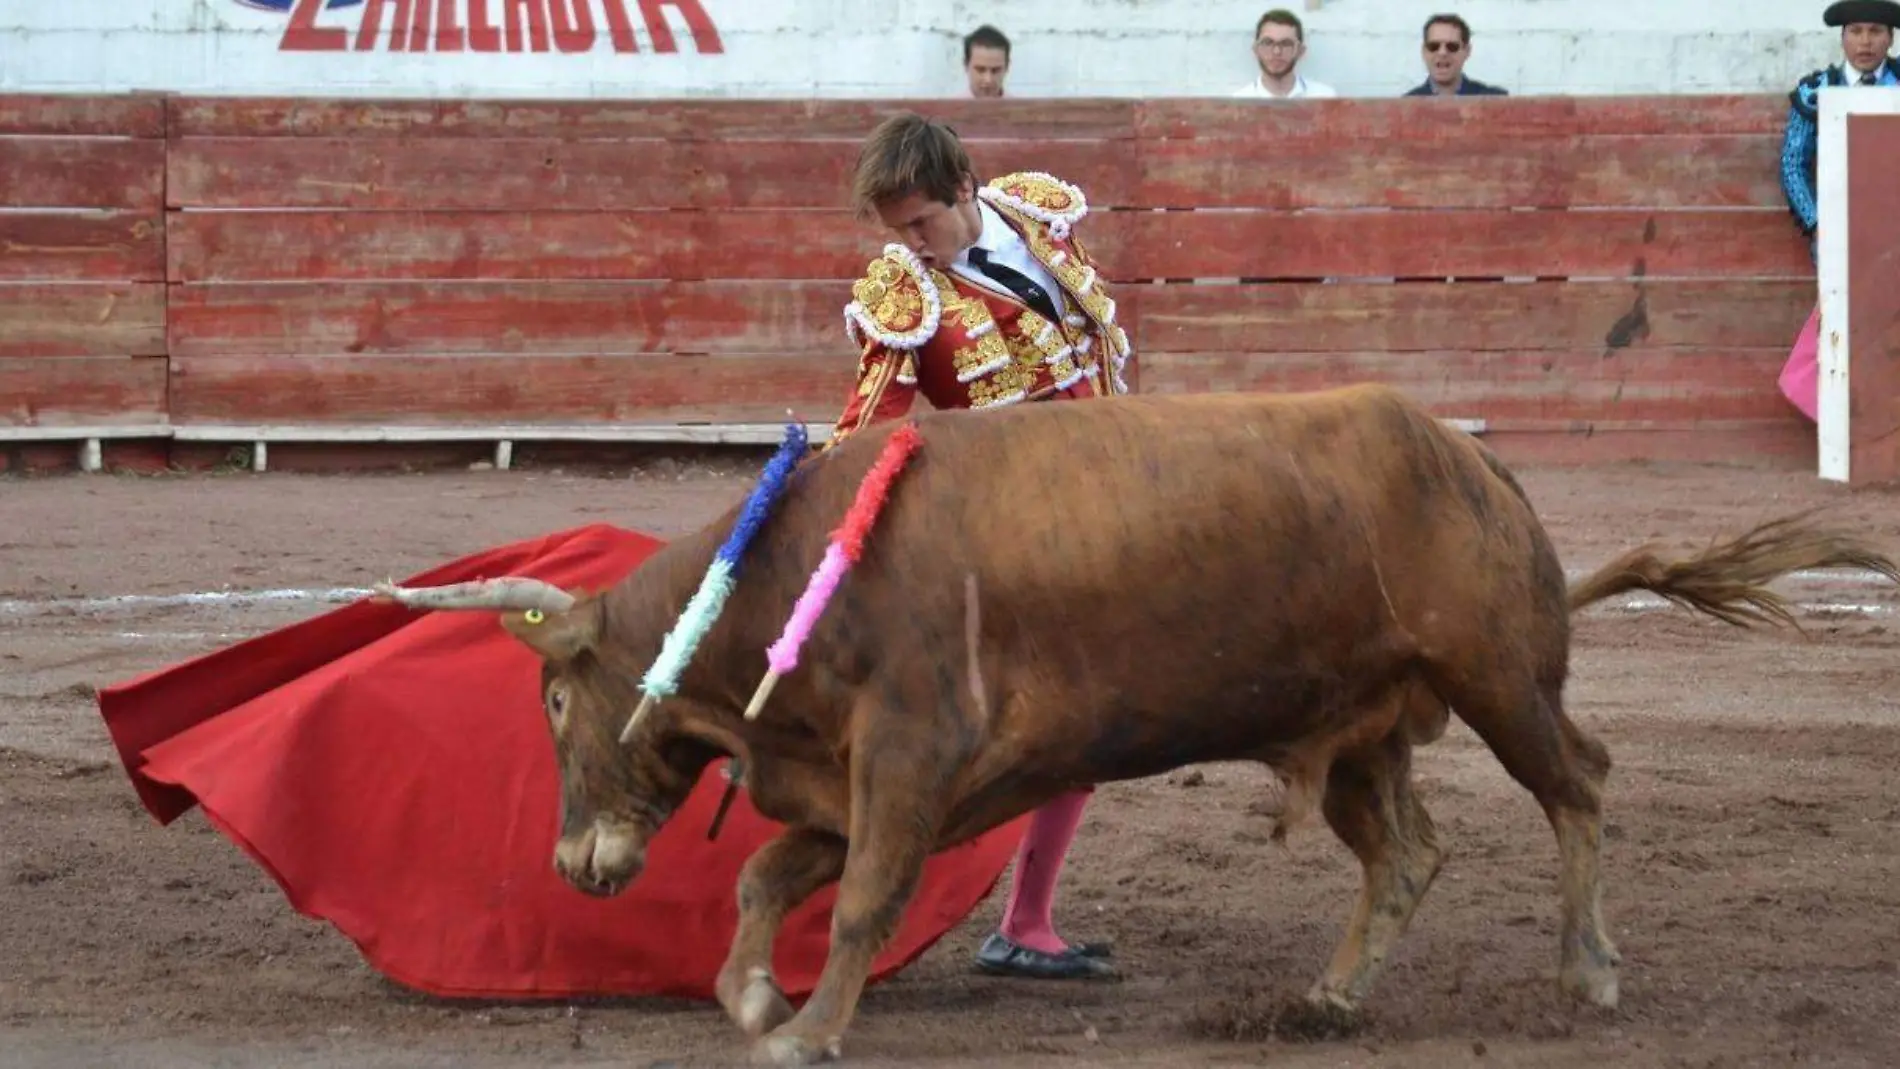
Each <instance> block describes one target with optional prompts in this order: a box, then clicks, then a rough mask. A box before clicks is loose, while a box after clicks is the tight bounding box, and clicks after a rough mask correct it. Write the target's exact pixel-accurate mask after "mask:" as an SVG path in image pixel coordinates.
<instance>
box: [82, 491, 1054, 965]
mask: <svg viewBox="0 0 1900 1069" xmlns="http://www.w3.org/2000/svg"><path fill="white" fill-rule="evenodd" d="M661 544H662V543H660V542H658V541H655V540H654V539H652V538H648V537H646V536H644V535H640V534H636V533H633V532H629V531H623V530H619V529H617V528H613V527H609V526H606V525H594V526H588V527H582V528H577V529H575V530H571V531H564V532H559V533H555V534H551V535H548V536H546V537H544V538H537V539H531V540H528V541H524V542H519V543H515V544H513V545H508V546H502V547H499V548H496V549H491V550H488V551H485V552H481V553H477V554H475V555H473V556H469V557H465V558H463V559H461V560H458V561H455V562H453V563H450V564H447V565H444V566H443V567H441V568H438V569H436V570H434V571H431V572H427V573H425V574H423V575H419V576H416V577H414V578H413V579H410V580H408V582H410V583H413V584H419V585H428V584H433V583H452V582H458V581H462V580H466V579H478V578H483V577H488V576H495V575H502V574H511V575H529V576H535V577H537V578H541V579H546V580H548V581H550V582H554V583H559V584H561V585H563V586H568V587H573V586H582V585H588V586H596V587H598V586H607V585H611V584H612V583H614V582H616V581H618V580H619V579H620V578H621V577H623V576H625V575H626V574H627V573H629V572H631V571H632V570H633V569H634V568H635V567H636V566H637V565H638V564H639V563H640V562H641V561H643V560H645V559H646V557H647V556H648V555H649V554H651V553H653V552H654V551H655V550H656V549H658V548H659V547H660V546H661ZM740 581H741V582H743V581H744V579H743V577H741V580H740ZM764 656H765V655H764V651H760V654H759V657H760V664H761V665H763V664H764ZM539 687H540V676H539V666H538V663H537V661H536V659H535V657H534V654H533V653H532V651H530V650H529V649H528V648H527V647H525V646H523V645H522V644H521V643H520V642H519V641H517V640H516V639H514V638H512V637H510V636H509V635H508V634H507V633H506V632H505V631H503V630H502V628H501V625H500V623H499V622H498V621H497V619H496V615H495V614H494V613H481V612H441V613H434V614H419V613H415V612H412V611H410V610H407V609H404V608H401V607H399V606H394V605H381V604H374V603H371V602H367V601H363V602H357V603H353V604H350V605H348V606H345V607H343V608H341V609H338V610H336V611H334V612H330V613H326V614H323V615H321V616H318V617H315V618H313V619H310V620H307V621H305V622H303V623H300V624H297V625H294V626H292V627H287V628H284V629H282V630H279V631H274V632H271V633H269V634H265V635H261V636H259V637H257V638H254V639H251V640H249V641H247V642H243V643H241V644H238V645H235V646H231V647H228V648H226V649H223V650H219V651H217V652H214V653H211V654H209V655H206V656H204V657H201V658H198V659H196V660H193V661H189V662H186V663H184V664H181V665H178V666H176V667H173V668H169V669H165V670H162V671H159V672H155V673H152V674H150V675H146V676H143V677H141V678H138V679H134V680H130V681H128V682H124V683H120V684H117V685H115V686H112V687H110V688H107V689H105V690H103V691H101V692H100V694H99V710H100V713H101V715H102V716H104V718H105V722H106V727H107V729H108V730H109V731H110V733H111V735H112V741H113V744H114V745H115V746H116V747H117V748H118V751H119V754H120V757H121V759H122V760H123V761H124V764H125V768H126V772H127V774H128V775H129V776H130V777H131V779H132V783H133V785H134V786H135V787H136V788H137V790H138V793H139V797H140V799H141V800H142V801H143V802H144V804H145V806H146V808H147V809H148V810H149V811H150V812H151V813H152V815H153V816H154V817H156V818H157V819H158V820H159V821H160V822H161V823H170V822H171V821H172V820H175V819H176V818H177V817H178V816H180V815H181V814H183V813H185V812H186V811H188V810H189V809H190V808H191V807H192V806H193V805H194V804H198V805H202V806H203V807H204V811H205V815H206V816H207V817H208V818H209V819H210V821H211V822H212V824H213V825H214V826H216V827H217V828H218V829H219V830H220V831H222V832H223V833H224V834H225V835H227V836H228V837H230V838H231V840H232V841H234V842H235V843H237V844H238V845H239V846H240V847H242V848H243V849H244V850H245V851H246V852H247V853H248V854H249V855H250V856H251V857H252V858H253V859H254V860H255V861H256V862H257V863H258V864H260V865H262V866H263V867H264V868H265V869H266V870H267V871H268V872H269V873H270V874H271V876H272V877H273V878H274V879H276V881H277V883H278V885H279V886H280V887H282V888H283V892H284V894H285V896H286V897H287V898H288V899H289V900H290V903H291V905H292V906H293V907H294V908H296V909H297V910H298V912H300V913H303V914H305V915H308V916H312V917H318V918H321V919H323V920H326V921H329V922H330V923H332V924H334V925H335V926H336V927H337V928H338V929H339V930H340V931H342V932H343V933H344V934H345V935H347V936H348V937H349V938H350V939H352V940H354V941H355V942H356V944H357V945H358V947H360V948H361V950H362V953H363V955H364V956H365V957H366V958H367V959H368V960H369V962H370V964H371V965H373V966H374V967H375V968H377V969H378V970H380V971H381V972H383V973H384V974H385V975H387V976H389V977H390V978H391V979H393V980H395V981H397V982H399V983H403V984H406V985H408V986H410V987H414V988H418V989H420V990H423V991H427V992H430V993H432V994H436V995H444V996H463V997H489V998H495V997H500V998H521V997H529V998H542V997H546V998H558V997H564V996H573V995H587V994H592V995H665V996H682V997H690V998H710V997H711V995H712V985H713V978H714V976H715V975H716V974H717V972H718V969H719V966H720V964H721V963H722V962H723V961H724V959H725V953H726V949H727V946H728V944H729V943H730V940H731V936H732V931H733V928H734V926H735V924H736V922H737V907H736V904H735V902H734V884H735V881H736V880H737V879H738V873H739V867H740V866H741V865H742V864H744V862H745V860H746V858H747V857H749V856H750V855H751V854H752V852H753V851H754V850H756V849H757V848H758V847H760V846H762V845H764V843H766V842H767V841H768V840H770V839H771V838H772V837H773V836H774V835H776V834H777V832H778V830H779V826H778V825H776V824H774V823H772V822H771V821H768V820H766V819H765V818H763V817H761V816H759V814H758V813H757V811H755V810H754V809H753V808H752V807H751V803H750V801H749V799H748V798H747V796H746V795H745V793H744V792H740V793H739V795H738V797H737V799H736V800H735V802H734V803H733V806H732V809H731V811H730V812H729V813H728V814H727V817H726V822H725V825H724V827H723V828H722V829H721V830H720V833H719V837H718V839H716V840H713V841H708V840H707V838H706V832H707V828H708V827H709V825H710V822H711V819H712V814H713V811H714V809H715V808H716V806H717V803H718V800H719V795H720V793H721V792H722V790H723V787H724V778H723V777H722V776H721V775H720V774H719V772H720V769H721V768H722V767H723V762H717V763H715V764H714V765H713V766H712V768H711V769H709V770H708V773H707V775H706V776H705V777H704V778H703V779H702V780H701V781H700V783H699V786H698V787H697V788H695V790H694V792H693V795H692V797H691V798H690V800H689V801H688V802H687V803H686V805H685V806H683V807H682V808H681V809H680V811H679V812H678V813H677V814H676V815H675V816H674V817H673V819H672V821H671V822H670V823H669V824H668V825H667V827H666V829H665V830H664V831H663V832H662V833H661V834H660V835H659V836H658V837H656V838H655V839H654V841H653V842H652V844H651V845H650V847H649V851H648V860H647V867H646V870H645V872H644V873H643V874H642V875H641V877H640V878H639V879H638V880H636V881H634V883H633V885H632V886H631V887H629V888H628V889H627V890H626V891H625V892H624V893H622V894H621V895H619V896H618V897H616V898H611V899H595V898H590V897H588V896H586V895H583V894H581V893H580V892H579V891H576V890H574V889H573V888H571V887H569V886H568V885H567V884H566V883H564V882H562V881H561V879H560V877H558V876H557V875H556V874H555V872H554V867H553V848H554V837H555V823H556V813H557V799H556V790H557V787H556V784H557V778H556V772H555V767H554V754H553V746H552V743H551V742H550V740H549V738H548V732H547V725H546V720H545V717H544V715H543V713H542V711H541V703H540V695H539ZM1026 819H1027V818H1023V819H1019V820H1017V821H1015V822H1012V823H1011V824H1008V825H1005V826H1003V827H1001V828H998V829H997V830H995V831H993V832H991V833H989V834H988V835H986V836H984V837H982V838H980V839H978V840H976V841H974V842H971V843H967V844H965V845H963V846H959V847H955V848H952V849H950V850H947V851H944V852H942V853H939V854H937V855H936V856H934V857H933V858H932V859H931V860H930V862H929V864H928V865H927V866H926V869H925V873H924V878H923V881H922V883H921V885H920V886H919V888H918V891H917V895H916V897H915V899H913V901H912V903H911V906H910V909H909V910H908V912H907V913H906V915H905V919H904V923H903V925H902V926H901V927H900V929H899V931H898V933H897V936H896V938H895V939H893V940H892V942H891V944H890V946H888V947H887V948H886V949H885V951H884V953H883V955H882V956H881V957H880V958H879V959H878V962H877V967H876V973H875V975H874V976H873V979H874V980H882V979H885V978H888V977H889V976H891V975H892V974H894V973H896V972H897V971H898V970H899V969H901V968H902V967H904V966H905V965H907V964H909V963H910V962H911V961H913V960H915V959H916V957H917V956H918V955H920V954H922V953H923V952H924V951H925V950H927V949H929V948H930V946H931V945H932V944H933V943H935V942H936V941H937V939H939V938H940V937H942V936H943V934H944V933H945V932H947V931H949V930H950V929H951V928H953V927H955V926H956V925H957V924H958V923H960V922H961V921H962V920H963V918H964V917H966V916H968V915H969V913H970V911H971V910H973V909H975V908H976V906H977V905H978V903H980V902H981V901H982V900H983V899H984V898H985V897H986V896H987V895H988V894H989V893H990V891H991V889H992V888H994V886H995V884H996V881H997V878H998V877H999V876H1000V875H1001V874H1002V871H1003V869H1004V868H1005V867H1006V866H1007V865H1008V863H1009V861H1010V858H1011V857H1012V855H1013V853H1014V851H1015V849H1016V846H1017V843H1018V841H1019V840H1020V839H1021V836H1022V832H1023V828H1024V821H1025V820H1026ZM835 897H836V885H835V884H834V885H832V886H830V887H827V888H825V889H824V890H822V891H820V892H819V893H818V894H817V895H815V896H814V897H813V898H812V900H811V901H808V902H806V903H805V904H804V905H803V906H802V907H800V908H799V909H798V910H797V911H796V912H794V913H793V914H792V915H791V917H790V918H789V919H788V920H787V921H786V923H785V926H784V930H783V931H782V933H781V934H780V936H779V941H778V945H777V948H776V955H775V964H776V966H777V970H778V976H779V980H780V983H781V984H782V985H783V986H784V988H785V990H786V993H787V994H788V995H790V996H791V997H793V998H798V997H801V996H803V995H805V994H809V992H810V991H811V989H812V987H813V986H814V984H815V983H816V981H817V978H818V974H819V972H820V970H821V969H822V968H823V967H824V959H825V953H826V949H827V946H828V943H829V929H830V916H831V904H832V901H833V900H834V898H835Z"/></svg>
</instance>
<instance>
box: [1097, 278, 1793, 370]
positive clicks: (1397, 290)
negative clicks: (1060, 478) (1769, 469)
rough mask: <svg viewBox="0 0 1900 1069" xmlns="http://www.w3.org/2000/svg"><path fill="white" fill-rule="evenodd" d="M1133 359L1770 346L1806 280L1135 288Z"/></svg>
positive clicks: (1786, 332)
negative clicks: (1138, 352) (1136, 354)
mask: <svg viewBox="0 0 1900 1069" xmlns="http://www.w3.org/2000/svg"><path fill="white" fill-rule="evenodd" d="M1124 293H1125V294H1127V295H1128V297H1129V298H1130V299H1132V300H1133V301H1134V302H1135V303H1136V304H1137V306H1138V307H1139V308H1140V312H1141V320H1140V322H1141V327H1140V333H1139V334H1138V335H1137V336H1136V338H1135V341H1136V344H1137V345H1138V346H1139V347H1140V348H1141V349H1142V350H1143V351H1145V352H1150V353H1152V352H1161V351H1173V352H1271V351H1275V350H1287V351H1292V352H1372V351H1392V352H1405V351H1423V350H1462V351H1471V352H1485V351H1493V350H1523V351H1530V350H1540V349H1552V350H1566V349H1569V350H1583V349H1590V348H1600V349H1602V350H1604V351H1610V350H1616V349H1630V350H1632V351H1636V352H1642V351H1647V350H1653V349H1663V348H1680V347H1690V348H1696V347H1700V348H1737V349H1746V348H1773V347H1774V346H1777V345H1780V346H1783V347H1784V349H1785V347H1787V346H1789V345H1792V344H1793V343H1794V337H1795V335H1796V334H1797V333H1798V332H1799V331H1800V329H1801V323H1802V321H1803V320H1805V319H1806V318H1807V315H1808V312H1809V311H1810V310H1811V309H1812V308H1813V307H1814V284H1813V283H1812V282H1811V281H1807V280H1780V281H1774V280H1762V281H1755V280H1748V279H1717V280H1710V281H1668V280H1659V281H1649V282H1533V283H1482V282H1457V283H1451V284H1446V283H1429V282H1421V283H1415V284H1414V283H1407V284H1401V285H1375V284H1354V283H1342V284H1338V285H1319V284H1289V285H1202V286H1191V285H1144V286H1133V287H1126V288H1124V289H1123V290H1121V291H1120V293H1118V295H1117V297H1118V299H1119V298H1120V295H1121V294H1124Z"/></svg>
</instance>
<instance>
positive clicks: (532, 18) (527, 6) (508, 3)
mask: <svg viewBox="0 0 1900 1069" xmlns="http://www.w3.org/2000/svg"><path fill="white" fill-rule="evenodd" d="M502 12H503V13H504V14H505V15H506V16H507V19H506V21H507V24H508V51H510V52H519V51H521V45H522V40H521V24H522V22H523V21H524V18H525V21H526V22H527V24H528V43H529V44H530V45H532V46H533V48H534V50H535V51H536V52H546V51H547V50H548V8H547V4H546V3H545V2H544V0H502Z"/></svg>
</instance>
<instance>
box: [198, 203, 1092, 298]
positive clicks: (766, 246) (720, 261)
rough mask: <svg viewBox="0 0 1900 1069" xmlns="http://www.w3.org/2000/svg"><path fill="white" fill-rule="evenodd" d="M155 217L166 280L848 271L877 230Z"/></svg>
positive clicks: (664, 214)
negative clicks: (160, 221)
mask: <svg viewBox="0 0 1900 1069" xmlns="http://www.w3.org/2000/svg"><path fill="white" fill-rule="evenodd" d="M1106 217H1107V216H1106V215H1105V218H1106ZM167 222H168V223H169V227H170V232H169V235H168V238H167V249H168V252H169V255H170V262H171V279H172V281H174V282H197V281H240V280H248V281H275V280H284V281H303V280H316V279H378V278H381V279H403V278H408V279H473V278H486V279H524V280H525V279H669V280H676V281H688V280H694V279H842V280H849V279H852V278H856V277H858V276H859V275H860V274H861V273H862V272H863V271H864V268H865V265H866V264H867V263H869V262H870V261H871V260H872V259H874V258H875V257H876V256H877V255H878V254H879V251H880V250H881V249H882V248H883V247H884V243H885V241H886V240H887V237H888V235H887V234H886V233H885V232H884V231H882V230H881V229H880V228H878V227H876V226H874V225H872V224H870V223H868V222H859V221H858V220H857V219H855V218H854V216H853V215H852V213H850V212H848V211H842V210H841V211H827V212H820V211H758V212H669V211H657V212H325V211H313V212H174V213H172V214H171V215H169V216H168V217H167ZM840 322H842V320H840Z"/></svg>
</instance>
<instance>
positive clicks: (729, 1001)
mask: <svg viewBox="0 0 1900 1069" xmlns="http://www.w3.org/2000/svg"><path fill="white" fill-rule="evenodd" d="M844 857H845V842H844V840H843V839H841V838H839V837H838V836H836V835H832V834H829V833H827V832H821V831H815V830H813V829H810V828H793V829H791V830H789V831H787V832H786V833H785V834H783V835H781V836H779V837H778V838H776V839H774V840H772V841H771V842H769V843H767V844H765V845H764V846H763V847H760V848H759V851H758V852H757V853H755V854H753V855H752V857H751V858H750V859H749V860H748V861H747V862H746V864H745V868H744V869H743V870H742V871H741V872H740V873H739V927H738V930H737V931H735V932H734V933H733V936H732V949H731V950H730V951H729V952H728V953H727V954H726V964H725V966H724V967H723V968H721V969H720V970H719V979H718V982H717V984H716V985H715V991H716V992H717V994H718V996H719V1004H720V1005H721V1006H723V1007H725V1010H726V1014H727V1016H729V1017H731V1018H732V1019H733V1021H734V1023H736V1024H738V1026H739V1027H740V1028H742V1029H744V1030H745V1033H746V1035H748V1036H750V1037H752V1038H753V1039H757V1038H758V1037H760V1036H762V1035H764V1034H765V1033H767V1032H770V1031H771V1030H772V1029H774V1028H777V1027H778V1026H779V1025H782V1024H784V1023H785V1022H786V1021H789V1020H791V1019H792V1004H791V1003H790V1002H788V1001H787V1000H786V998H785V993H784V992H783V991H781V990H780V989H779V986H778V980H777V979H776V978H775V977H774V976H773V975H772V944H773V942H774V941H775V940H776V939H777V937H778V932H779V927H780V926H781V925H783V924H784V923H785V917H786V915H787V914H789V913H791V911H792V910H795V909H797V908H798V907H799V905H800V904H802V903H803V902H804V901H805V900H806V899H807V898H810V897H811V896H812V895H813V894H815V893H817V891H818V889H819V888H821V887H823V886H824V885H825V884H827V883H830V882H831V881H833V880H835V879H837V878H838V874H839V873H841V872H843V871H844Z"/></svg>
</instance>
